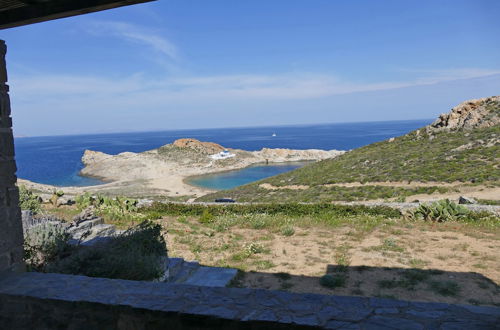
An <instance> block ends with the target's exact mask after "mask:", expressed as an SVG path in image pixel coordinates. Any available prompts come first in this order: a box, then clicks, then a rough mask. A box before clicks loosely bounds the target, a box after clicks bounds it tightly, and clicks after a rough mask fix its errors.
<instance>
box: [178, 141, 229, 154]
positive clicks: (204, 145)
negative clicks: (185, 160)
mask: <svg viewBox="0 0 500 330" xmlns="http://www.w3.org/2000/svg"><path fill="white" fill-rule="evenodd" d="M172 145H173V146H174V147H177V148H190V149H193V150H195V151H198V152H202V153H207V154H216V153H219V152H221V151H223V150H225V148H224V147H223V146H221V145H220V144H217V143H213V142H201V141H199V140H197V139H178V140H175V141H174V142H173V143H172Z"/></svg>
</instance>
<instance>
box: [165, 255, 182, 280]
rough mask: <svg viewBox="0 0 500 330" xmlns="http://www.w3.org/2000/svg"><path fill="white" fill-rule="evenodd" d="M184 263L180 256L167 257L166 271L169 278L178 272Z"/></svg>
mask: <svg viewBox="0 0 500 330" xmlns="http://www.w3.org/2000/svg"><path fill="white" fill-rule="evenodd" d="M183 264H184V259H182V258H168V272H169V276H170V278H173V277H175V276H176V275H177V273H179V271H180V270H181V268H182V265H183Z"/></svg>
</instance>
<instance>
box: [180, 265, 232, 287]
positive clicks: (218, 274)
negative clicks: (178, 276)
mask: <svg viewBox="0 0 500 330" xmlns="http://www.w3.org/2000/svg"><path fill="white" fill-rule="evenodd" d="M237 273H238V270H236V269H234V268H221V267H200V268H198V269H197V270H196V271H195V272H194V273H193V274H192V275H191V276H190V277H189V278H188V279H187V280H186V281H185V282H184V284H189V285H200V286H212V287H225V286H226V285H228V284H229V282H231V281H232V280H233V278H234V277H235V276H236V274H237Z"/></svg>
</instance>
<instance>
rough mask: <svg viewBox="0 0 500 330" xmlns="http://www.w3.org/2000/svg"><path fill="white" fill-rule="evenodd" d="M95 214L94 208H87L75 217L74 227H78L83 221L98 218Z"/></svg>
mask: <svg viewBox="0 0 500 330" xmlns="http://www.w3.org/2000/svg"><path fill="white" fill-rule="evenodd" d="M94 212H95V208H94V206H89V207H87V208H86V209H84V210H83V211H82V212H80V213H79V214H77V215H75V216H74V217H73V225H74V226H78V224H80V223H81V222H83V221H86V220H92V219H95V218H97V216H96V215H95V214H94Z"/></svg>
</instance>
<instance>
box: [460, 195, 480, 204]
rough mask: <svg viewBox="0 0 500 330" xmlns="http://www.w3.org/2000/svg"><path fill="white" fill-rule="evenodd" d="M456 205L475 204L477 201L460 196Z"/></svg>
mask: <svg viewBox="0 0 500 330" xmlns="http://www.w3.org/2000/svg"><path fill="white" fill-rule="evenodd" d="M458 204H477V201H476V200H475V199H474V198H471V197H465V196H460V198H459V199H458Z"/></svg>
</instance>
